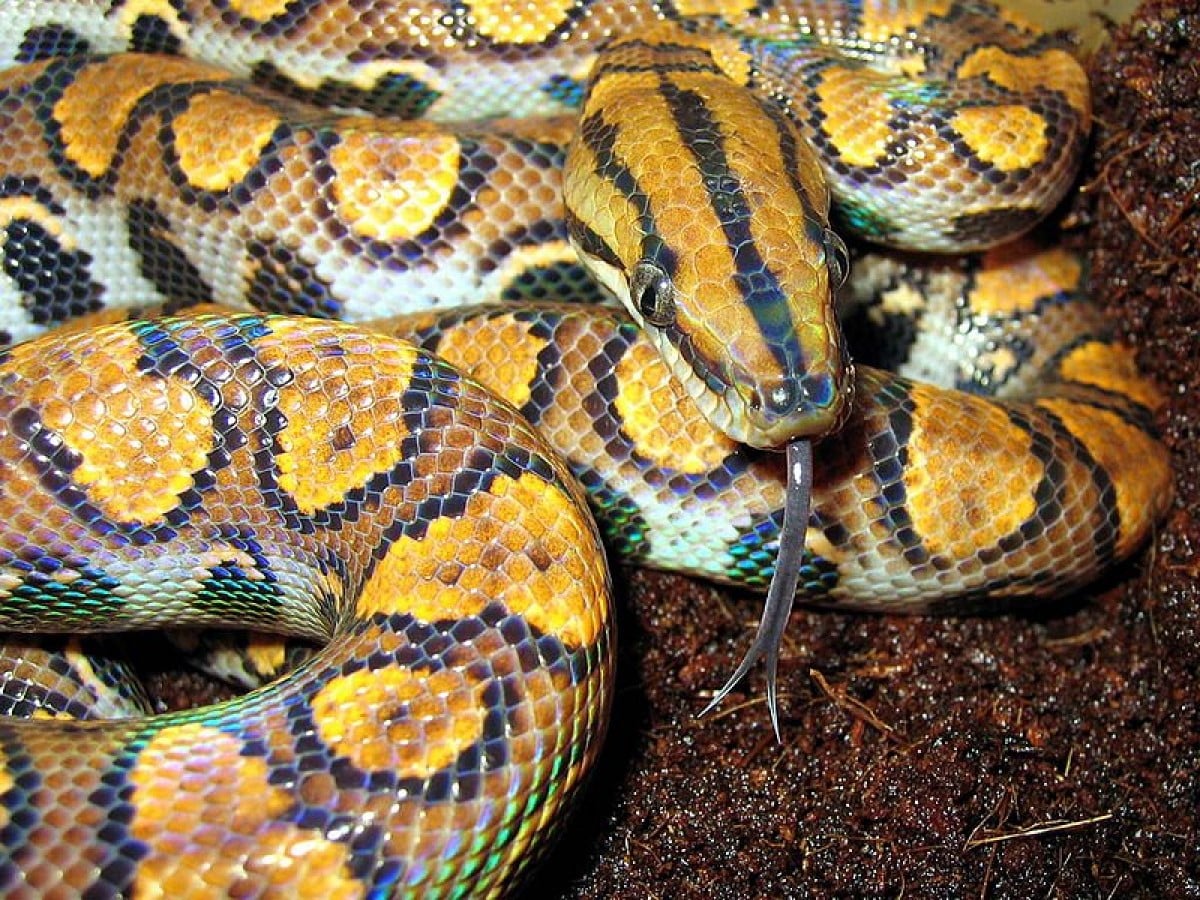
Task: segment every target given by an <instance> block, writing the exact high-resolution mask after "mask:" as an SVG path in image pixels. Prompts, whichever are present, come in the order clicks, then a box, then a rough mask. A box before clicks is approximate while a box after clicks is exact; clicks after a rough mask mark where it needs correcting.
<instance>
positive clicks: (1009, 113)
mask: <svg viewBox="0 0 1200 900" xmlns="http://www.w3.org/2000/svg"><path fill="white" fill-rule="evenodd" d="M950 126H951V127H952V128H953V129H954V130H955V131H957V132H958V133H959V134H960V135H962V137H963V140H965V141H966V142H967V144H968V145H969V146H970V148H971V150H972V151H973V152H974V153H975V155H976V156H978V157H979V158H980V159H982V160H983V161H984V162H986V163H989V164H991V165H993V166H995V167H996V168H997V169H999V170H1000V171H1002V172H1012V171H1015V170H1017V169H1027V168H1031V167H1033V166H1035V165H1037V164H1038V163H1039V162H1041V161H1042V160H1043V159H1044V158H1045V156H1046V147H1047V146H1048V145H1049V142H1048V141H1047V140H1046V120H1045V119H1043V118H1042V117H1041V116H1040V115H1038V114H1037V113H1036V112H1034V111H1033V110H1032V109H1030V108H1029V107H1027V106H1017V105H1009V106H980V107H970V108H967V109H963V110H959V111H958V112H957V113H955V115H954V117H953V118H952V119H951V120H950Z"/></svg>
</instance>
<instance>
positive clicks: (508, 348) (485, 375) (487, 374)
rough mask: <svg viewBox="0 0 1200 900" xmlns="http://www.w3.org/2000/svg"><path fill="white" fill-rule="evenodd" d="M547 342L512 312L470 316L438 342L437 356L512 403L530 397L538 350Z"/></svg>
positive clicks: (520, 403)
mask: <svg viewBox="0 0 1200 900" xmlns="http://www.w3.org/2000/svg"><path fill="white" fill-rule="evenodd" d="M548 343H549V341H548V340H546V339H545V338H539V337H534V336H533V335H532V334H530V332H529V325H528V324H527V323H525V322H521V321H518V320H517V319H516V317H514V316H501V317H496V318H480V319H473V320H470V321H467V322H464V323H462V324H461V325H458V326H455V327H454V328H452V329H450V331H448V332H447V333H446V335H445V336H444V337H443V338H442V340H441V342H440V343H439V344H438V348H437V352H438V356H440V357H442V359H444V360H446V362H448V363H450V364H451V365H453V366H456V367H458V368H459V369H462V370H463V371H464V372H467V373H468V374H470V375H471V376H473V377H474V378H476V379H478V380H479V381H481V382H483V383H484V384H485V385H487V387H489V388H491V389H492V390H493V391H495V392H496V393H497V394H499V395H500V396H501V397H503V398H504V399H505V400H507V401H508V402H509V403H511V404H512V405H513V406H516V407H518V408H520V407H522V406H524V405H525V403H527V402H528V401H529V392H530V387H531V385H532V382H533V379H534V376H535V375H537V371H538V354H539V353H541V352H542V350H543V349H545V347H546V345H547V344H548Z"/></svg>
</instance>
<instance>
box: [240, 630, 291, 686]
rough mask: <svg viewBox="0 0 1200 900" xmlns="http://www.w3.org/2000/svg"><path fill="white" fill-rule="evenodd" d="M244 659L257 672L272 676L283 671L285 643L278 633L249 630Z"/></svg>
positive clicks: (285, 654)
mask: <svg viewBox="0 0 1200 900" xmlns="http://www.w3.org/2000/svg"><path fill="white" fill-rule="evenodd" d="M246 659H248V660H249V661H250V665H252V666H254V671H255V672H256V673H257V674H259V675H262V676H264V677H274V676H276V675H278V674H279V673H280V672H281V671H283V666H284V664H285V663H286V662H287V644H286V643H285V642H284V641H283V639H282V638H280V637H279V636H278V635H273V634H262V633H261V632H257V631H256V632H251V633H250V637H249V640H248V642H247V644H246Z"/></svg>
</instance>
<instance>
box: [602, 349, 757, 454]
mask: <svg viewBox="0 0 1200 900" xmlns="http://www.w3.org/2000/svg"><path fill="white" fill-rule="evenodd" d="M616 375H617V384H618V389H617V397H616V400H615V403H614V405H615V407H616V411H617V414H618V415H619V416H620V417H621V430H622V431H624V432H625V434H626V435H628V436H629V439H630V440H631V441H633V442H634V444H635V445H636V447H635V449H636V452H637V454H638V455H639V456H641V457H644V458H645V459H648V460H650V461H651V462H653V463H654V464H655V465H659V466H663V467H665V468H668V469H674V470H676V471H680V472H686V473H687V474H689V475H699V474H702V473H704V472H708V471H710V470H711V469H713V468H714V467H715V466H717V465H720V463H721V461H722V460H723V459H725V457H727V456H728V455H729V454H730V453H732V452H733V451H734V450H736V449H737V444H736V443H734V442H733V441H732V440H730V439H729V438H728V437H726V436H725V435H724V434H722V433H721V432H719V431H717V430H716V429H715V428H713V427H712V426H711V425H709V424H708V422H707V421H706V420H705V419H704V417H703V416H702V415H701V414H700V411H699V410H698V409H696V406H695V404H694V403H693V402H692V401H691V399H690V398H688V397H686V396H684V395H683V394H682V392H681V391H680V390H679V389H678V387H677V386H676V382H675V379H674V378H672V377H671V373H670V371H669V370H668V369H667V367H666V365H665V364H664V363H663V361H662V358H661V357H660V356H659V354H658V352H657V351H655V349H654V348H653V347H652V346H650V344H648V343H646V342H645V341H639V342H638V343H635V344H634V345H633V346H632V347H630V348H629V352H628V353H626V354H625V355H624V356H623V357H622V358H621V361H620V363H618V364H617V371H616Z"/></svg>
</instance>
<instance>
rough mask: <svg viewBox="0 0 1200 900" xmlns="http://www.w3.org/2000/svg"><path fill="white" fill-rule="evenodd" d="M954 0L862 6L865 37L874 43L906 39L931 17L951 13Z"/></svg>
mask: <svg viewBox="0 0 1200 900" xmlns="http://www.w3.org/2000/svg"><path fill="white" fill-rule="evenodd" d="M952 3H953V0H928V2H909V3H864V4H862V7H861V9H862V26H861V30H862V33H863V35H864V36H866V37H867V38H869V39H870V40H872V41H887V40H888V39H889V38H893V37H904V36H905V35H907V34H908V33H909V32H910V31H912V30H914V29H916V30H920V26H921V25H923V24H924V23H925V20H926V19H928V18H930V17H931V16H944V15H946V13H947V12H949V11H950V7H951V5H952Z"/></svg>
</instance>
